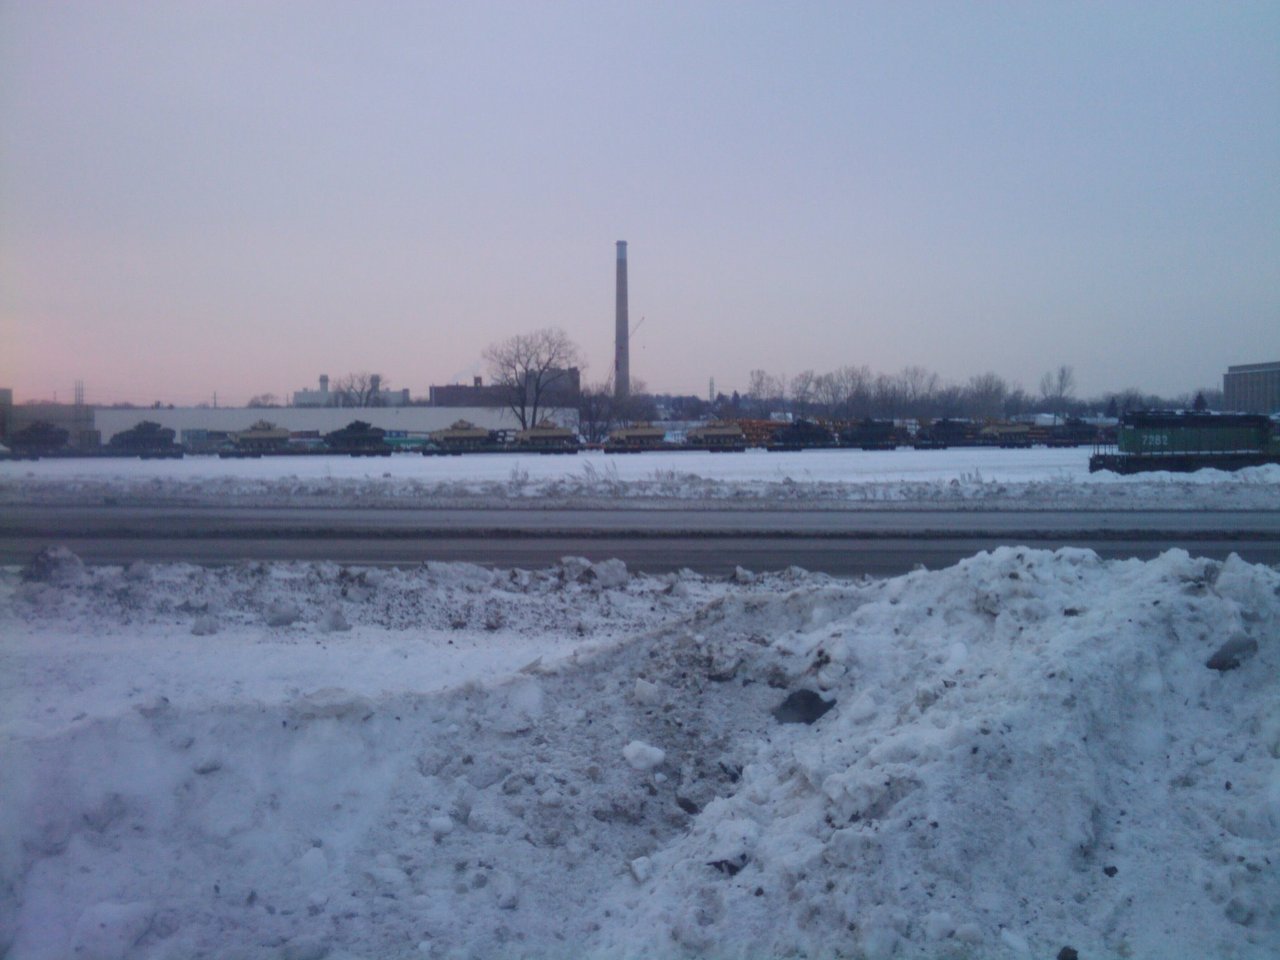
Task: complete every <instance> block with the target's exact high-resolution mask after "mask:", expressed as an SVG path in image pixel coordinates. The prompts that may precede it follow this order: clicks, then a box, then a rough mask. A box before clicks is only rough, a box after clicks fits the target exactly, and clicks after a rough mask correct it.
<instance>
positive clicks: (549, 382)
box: [484, 327, 582, 429]
mask: <svg viewBox="0 0 1280 960" xmlns="http://www.w3.org/2000/svg"><path fill="white" fill-rule="evenodd" d="M579 356H580V354H579V350H578V347H577V345H576V344H575V343H574V342H573V341H572V340H570V339H569V336H568V334H566V333H565V332H564V331H563V330H560V329H557V328H554V327H548V328H545V329H542V330H535V331H534V332H533V333H522V334H517V335H516V336H514V337H509V338H508V339H506V340H502V341H500V342H498V343H494V344H491V345H490V346H489V347H488V348H487V349H486V350H485V351H484V359H485V362H486V363H487V364H488V365H489V377H490V380H491V381H492V382H493V384H494V385H495V386H499V387H503V388H505V390H506V394H507V405H508V406H509V407H510V408H511V412H512V413H514V414H515V415H516V419H518V420H519V421H520V426H521V427H522V428H525V429H527V428H529V427H531V426H536V425H537V423H538V422H539V419H540V417H541V415H542V414H543V412H544V410H545V408H546V407H547V406H548V400H551V399H553V398H561V399H565V400H569V401H570V402H573V403H576V402H577V398H576V394H577V389H576V384H575V379H576V377H577V371H578V367H580V366H581V365H582V361H581V360H580V359H579Z"/></svg>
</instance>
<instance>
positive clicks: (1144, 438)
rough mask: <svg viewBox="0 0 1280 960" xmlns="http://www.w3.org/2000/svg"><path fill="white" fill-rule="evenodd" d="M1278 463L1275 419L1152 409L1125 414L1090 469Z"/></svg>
mask: <svg viewBox="0 0 1280 960" xmlns="http://www.w3.org/2000/svg"><path fill="white" fill-rule="evenodd" d="M1268 463H1280V424H1277V421H1276V420H1274V419H1273V418H1271V417H1267V416H1264V415H1262V414H1251V413H1207V412H1199V411H1196V412H1189V411H1182V410H1177V411H1174V410H1152V411H1142V412H1138V413H1127V414H1125V415H1124V417H1122V418H1121V420H1120V428H1119V430H1118V432H1117V436H1116V442H1115V445H1114V446H1108V447H1105V448H1101V447H1100V448H1099V449H1097V450H1095V452H1094V454H1093V456H1091V457H1090V458H1089V470H1090V471H1091V472H1096V471H1098V470H1111V471H1113V472H1115V473H1143V472H1146V471H1151V470H1169V471H1172V472H1176V473H1187V472H1190V471H1192V470H1200V469H1202V468H1206V467H1211V468H1214V469H1217V470H1239V469H1241V468H1243V467H1257V466H1262V465H1263V464H1268Z"/></svg>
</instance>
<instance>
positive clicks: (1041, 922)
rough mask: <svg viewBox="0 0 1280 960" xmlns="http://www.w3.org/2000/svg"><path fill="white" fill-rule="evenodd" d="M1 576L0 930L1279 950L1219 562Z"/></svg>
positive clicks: (854, 946) (172, 943) (1270, 771)
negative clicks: (851, 572)
mask: <svg viewBox="0 0 1280 960" xmlns="http://www.w3.org/2000/svg"><path fill="white" fill-rule="evenodd" d="M0 601H2V602H0V637H2V639H0V731H2V734H0V955H3V956H5V957H7V958H11V960H34V958H63V957H85V958H89V957H93V958H107V957H110V958H162V957H163V958H195V957H210V958H213V957H217V958H224V957H281V958H305V957H334V958H349V957H363V958H384V957H392V958H399V957H419V956H427V957H507V956H510V957H519V956H529V957H570V956H572V957H601V958H605V957H608V958H614V957H637V958H638V957H742V958H746V957H751V958H755V957H780V956H808V957H838V956H843V957H894V956H903V957H953V958H988V957H1010V958H1018V957H1055V956H1071V955H1072V954H1070V953H1064V948H1067V947H1070V948H1071V949H1073V950H1075V951H1077V954H1078V956H1079V957H1082V958H1097V957H1125V956H1133V957H1173V956H1176V957H1258V958H1262V957H1274V956H1276V955H1277V953H1280V872H1278V869H1277V868H1278V867H1280V682H1278V680H1277V678H1278V677H1280V573H1278V572H1277V571H1275V570H1272V569H1268V568H1265V567H1260V566H1251V565H1249V564H1246V563H1244V562H1241V561H1239V560H1237V559H1234V558H1232V559H1230V560H1228V561H1226V562H1225V563H1216V562H1213V561H1208V560H1202V559H1194V558H1191V557H1189V556H1187V555H1186V554H1184V553H1182V552H1179V551H1174V552H1171V553H1168V554H1166V555H1164V556H1163V557H1161V558H1159V559H1157V560H1153V561H1150V562H1140V561H1125V562H1104V561H1101V560H1099V559H1098V558H1097V557H1096V556H1094V555H1093V554H1092V553H1090V552H1088V551H1079V550H1063V551H1059V552H1056V553H1054V552H1045V551H1034V550H1026V549H1018V548H1004V549H1001V550H998V551H996V552H995V553H992V554H981V555H978V556H976V557H973V558H971V559H970V560H967V561H965V562H963V563H961V564H959V565H958V566H956V567H953V568H950V569H947V570H942V571H936V572H927V571H923V570H922V571H919V572H917V573H913V574H910V575H908V576H905V577H900V578H897V579H892V580H881V581H865V582H857V583H851V582H842V581H836V580H831V579H829V578H826V577H822V576H817V575H811V574H807V573H804V572H801V571H790V572H788V573H784V574H774V575H768V576H763V577H755V576H751V575H749V574H746V573H745V572H744V573H741V574H739V575H738V576H737V577H735V578H734V579H732V580H730V581H728V582H724V581H720V582H715V581H710V580H707V579H704V578H701V577H699V576H696V575H693V574H683V575H672V576H666V577H642V576H632V575H628V573H627V571H626V570H625V568H623V567H622V566H621V565H620V564H618V563H617V562H606V563H602V564H597V565H594V566H593V565H591V564H588V563H587V562H585V561H573V560H566V561H565V562H563V563H562V564H560V565H559V566H557V567H555V568H553V569H549V570H543V571H536V572H521V571H514V572H513V571H490V570H486V569H481V568H476V567H468V566H461V565H443V566H442V565H427V566H425V567H422V568H419V569H414V570H387V571H380V570H359V569H349V568H341V567H337V566H332V565H323V564H267V565H264V564H247V565H242V566H238V567H224V568H218V569H205V568H199V567H194V566H188V565H159V566H146V565H135V566H133V567H129V568H127V569H121V568H118V567H99V568H88V569H87V568H85V567H83V566H82V565H81V564H80V563H79V562H78V560H77V559H76V558H75V557H74V556H73V555H67V554H65V553H64V554H61V555H55V556H52V557H46V558H44V560H43V561H42V562H39V563H35V564H33V565H32V566H31V567H29V568H27V569H26V570H25V571H21V572H20V571H17V570H14V569H10V570H8V571H6V572H5V573H4V575H3V579H2V580H0ZM1224 648H1225V651H1224ZM1215 656H1216V659H1215ZM819 714H821V715H819ZM804 721H812V722H804Z"/></svg>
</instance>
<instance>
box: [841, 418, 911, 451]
mask: <svg viewBox="0 0 1280 960" xmlns="http://www.w3.org/2000/svg"><path fill="white" fill-rule="evenodd" d="M910 442H911V438H910V437H909V436H908V435H907V433H906V431H905V430H904V429H902V428H900V427H899V426H898V425H897V424H896V423H894V422H893V421H892V420H859V421H857V422H855V423H850V424H846V425H845V426H844V427H842V428H841V430H840V446H842V447H857V448H858V449H859V450H896V449H897V448H898V447H899V446H900V445H902V444H906V443H910Z"/></svg>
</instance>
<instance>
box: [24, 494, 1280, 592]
mask: <svg viewBox="0 0 1280 960" xmlns="http://www.w3.org/2000/svg"><path fill="white" fill-rule="evenodd" d="M52 544H61V545H64V546H67V547H69V548H70V549H72V550H74V551H75V552H76V553H78V554H79V555H80V556H81V557H83V558H84V559H85V560H86V561H89V562H96V563H128V562H131V561H133V560H140V559H141V560H152V561H159V560H185V561H191V562H197V563H230V562H236V561H239V560H277V559H292V560H332V561H338V562H345V563H370V564H413V563H418V562H421V561H424V560H441V561H459V560H461V561H469V562H474V563H484V564H490V565H494V566H518V567H539V566H545V565H548V564H551V563H554V562H555V561H557V560H558V559H559V558H560V557H562V556H566V555H578V556H586V557H589V558H591V559H604V558H607V557H619V558H621V559H622V560H624V561H626V563H627V564H628V566H630V567H631V568H633V569H636V570H643V571H649V572H662V571H668V570H674V569H679V568H682V567H689V568H691V569H694V570H698V571H700V572H703V573H712V574H714V573H727V572H731V571H732V570H733V569H734V568H735V567H738V566H741V567H744V568H746V569H749V570H769V569H780V568H784V567H787V566H792V565H795V566H800V567H804V568H806V569H810V570H819V571H824V572H827V573H832V574H836V575H841V576H852V575H858V574H864V573H865V574H874V575H884V574H894V573H901V572H904V571H907V570H910V569H912V568H913V567H915V566H916V565H917V564H923V565H925V566H926V567H931V568H936V567H942V566H947V565H949V564H952V563H955V562H956V561H958V560H960V559H962V558H964V557H967V556H970V555H972V554H974V553H976V552H978V551H979V550H989V549H992V548H994V547H997V546H1001V545H1006V544H1026V545H1029V546H1035V547H1044V548H1055V547H1060V546H1079V547H1088V548H1090V549H1093V550H1096V551H1097V552H1098V553H1099V554H1101V555H1102V556H1105V557H1150V556H1154V555H1156V554H1158V553H1160V552H1162V551H1163V550H1166V549H1169V548H1171V547H1182V548H1184V549H1187V550H1189V551H1190V552H1192V553H1194V554H1199V555H1204V556H1211V557H1216V558H1223V557H1226V556H1227V555H1228V554H1229V553H1232V552H1235V553H1238V554H1240V555H1241V556H1242V557H1244V558H1245V559H1247V560H1251V561H1253V562H1259V563H1273V564H1275V563H1280V510H1259V511H1238V510H1237V511H1171V510H1150V511H1096V510H1090V511H1043V510H1037V511H1017V510H995V511H982V510H893V509H888V510H886V509H877V510H865V509H861V510H860V509H853V510H846V509H842V510H808V509H804V510H774V509H766V510H758V509H743V508H738V509H726V508H720V507H711V508H707V507H701V506H695V507H691V508H687V509H664V510H654V509H636V508H616V509H615V508H610V509H600V510H582V511H578V510H573V511H570V510H538V509H527V508H524V507H519V508H511V509H502V510H474V509H471V510H451V509H412V510H408V509H350V508H337V509H324V508H240V507H237V508H218V507H192V508H173V507H158V508H148V507H134V506H92V507H89V506H84V507H34V506H23V507H6V508H3V510H0V563H5V564H13V563H23V562H25V561H26V560H27V559H28V558H29V557H30V556H31V555H32V554H33V553H34V552H36V551H37V550H39V549H41V548H42V547H44V546H49V545H52Z"/></svg>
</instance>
